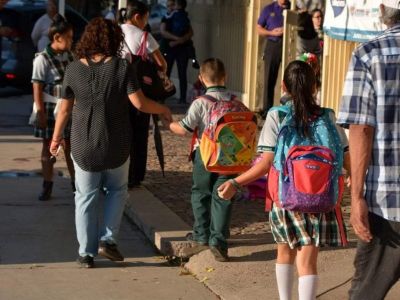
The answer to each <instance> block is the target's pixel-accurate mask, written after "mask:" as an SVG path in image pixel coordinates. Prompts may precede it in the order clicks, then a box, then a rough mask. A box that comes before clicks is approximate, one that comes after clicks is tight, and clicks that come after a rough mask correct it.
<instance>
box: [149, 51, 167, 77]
mask: <svg viewBox="0 0 400 300" xmlns="http://www.w3.org/2000/svg"><path fill="white" fill-rule="evenodd" d="M150 55H151V58H152V59H153V60H154V61H155V63H156V64H157V66H158V67H159V69H160V70H161V71H162V72H163V73H167V62H166V60H165V58H164V56H163V55H162V53H161V51H160V49H157V50H155V51H154V52H153V53H151V54H150Z"/></svg>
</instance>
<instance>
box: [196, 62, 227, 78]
mask: <svg viewBox="0 0 400 300" xmlns="http://www.w3.org/2000/svg"><path fill="white" fill-rule="evenodd" d="M200 75H201V76H202V77H204V78H205V79H206V80H208V81H210V82H211V83H218V82H221V81H222V80H224V79H225V76H226V73H225V66H224V63H223V62H222V61H221V60H220V59H218V58H208V59H206V60H205V61H203V63H202V64H201V66H200Z"/></svg>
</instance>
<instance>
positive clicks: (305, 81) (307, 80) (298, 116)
mask: <svg viewBox="0 0 400 300" xmlns="http://www.w3.org/2000/svg"><path fill="white" fill-rule="evenodd" d="M283 82H284V83H285V86H286V89H287V91H288V93H289V94H290V96H291V97H292V99H293V106H294V119H295V121H296V125H297V128H298V130H299V133H301V134H302V135H304V136H308V126H307V124H308V122H309V118H310V116H312V115H316V114H320V113H321V109H320V107H319V105H318V104H317V103H316V102H315V97H314V93H315V90H316V88H317V86H316V84H317V80H316V77H315V73H314V71H313V69H312V68H311V67H310V65H308V64H307V63H305V62H303V61H300V60H295V61H292V62H291V63H289V65H288V66H287V67H286V69H285V73H284V76H283Z"/></svg>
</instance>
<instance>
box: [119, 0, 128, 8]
mask: <svg viewBox="0 0 400 300" xmlns="http://www.w3.org/2000/svg"><path fill="white" fill-rule="evenodd" d="M127 2H128V1H127V0H118V9H121V8H125V7H126V5H127Z"/></svg>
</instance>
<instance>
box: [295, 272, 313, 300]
mask: <svg viewBox="0 0 400 300" xmlns="http://www.w3.org/2000/svg"><path fill="white" fill-rule="evenodd" d="M317 287H318V275H305V276H301V277H299V300H315V299H316V297H317Z"/></svg>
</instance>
